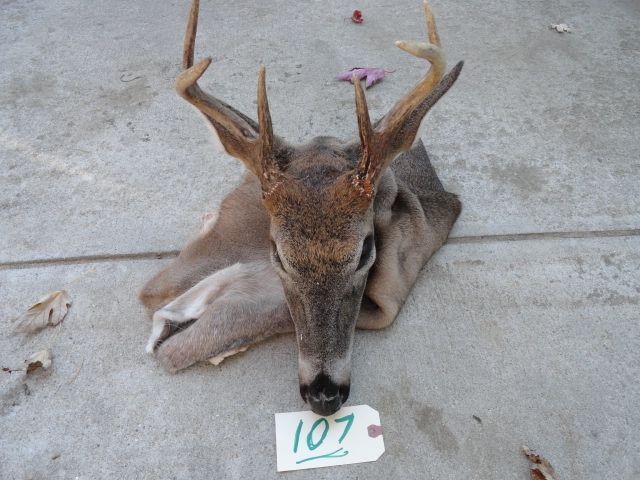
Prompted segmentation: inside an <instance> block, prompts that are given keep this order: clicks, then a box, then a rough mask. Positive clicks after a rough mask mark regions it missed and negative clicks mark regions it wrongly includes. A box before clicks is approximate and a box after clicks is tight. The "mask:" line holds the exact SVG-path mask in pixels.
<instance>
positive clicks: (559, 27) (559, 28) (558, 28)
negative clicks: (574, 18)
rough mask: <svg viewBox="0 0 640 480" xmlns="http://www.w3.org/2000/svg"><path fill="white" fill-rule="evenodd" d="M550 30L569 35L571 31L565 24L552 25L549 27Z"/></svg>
mask: <svg viewBox="0 0 640 480" xmlns="http://www.w3.org/2000/svg"><path fill="white" fill-rule="evenodd" d="M549 28H550V29H551V30H555V31H556V32H558V33H571V32H572V31H573V30H572V29H571V27H570V26H569V25H567V24H566V23H552V24H551V25H549Z"/></svg>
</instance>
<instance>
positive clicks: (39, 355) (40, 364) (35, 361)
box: [2, 350, 51, 375]
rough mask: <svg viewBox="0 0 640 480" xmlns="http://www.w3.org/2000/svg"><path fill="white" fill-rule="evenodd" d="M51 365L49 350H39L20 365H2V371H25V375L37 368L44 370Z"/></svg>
mask: <svg viewBox="0 0 640 480" xmlns="http://www.w3.org/2000/svg"><path fill="white" fill-rule="evenodd" d="M50 366H51V352H49V350H40V351H39V352H36V353H34V354H33V355H31V356H30V357H29V358H27V359H26V360H25V361H24V362H22V365H21V366H19V367H16V368H9V367H2V371H3V372H7V373H13V372H26V373H27V375H28V374H30V373H32V372H34V371H35V370H37V369H39V368H44V369H45V370H46V369H47V368H49V367H50Z"/></svg>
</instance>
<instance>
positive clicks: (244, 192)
mask: <svg viewBox="0 0 640 480" xmlns="http://www.w3.org/2000/svg"><path fill="white" fill-rule="evenodd" d="M460 210H461V203H460V201H459V200H458V198H457V196H456V195H454V194H452V193H449V192H446V191H445V190H444V188H443V186H442V183H441V182H440V180H439V178H438V176H437V175H436V172H435V170H434V168H433V166H432V165H431V162H430V161H429V157H428V155H427V152H426V150H425V147H424V145H423V143H422V141H421V140H418V141H417V142H416V143H415V144H414V145H413V146H412V148H411V149H410V150H408V151H406V152H404V153H401V154H400V155H399V156H398V157H397V158H396V159H395V160H394V161H393V163H392V164H391V165H390V167H389V168H388V169H387V171H386V172H385V173H384V175H383V177H382V179H381V181H380V183H379V185H378V188H377V191H376V196H375V199H374V212H375V221H374V224H375V230H374V232H375V233H374V235H375V245H376V252H377V255H376V260H375V263H374V265H373V267H372V268H371V270H370V272H369V276H368V279H367V284H366V288H365V293H364V296H363V300H362V305H361V309H360V314H359V318H358V323H357V327H358V328H362V329H367V328H370V327H369V325H370V322H371V321H372V320H373V319H374V318H377V317H379V316H380V314H381V313H382V315H383V316H384V317H385V318H388V319H390V321H389V323H391V321H393V319H394V318H395V317H396V316H397V315H398V313H399V312H400V309H401V307H402V304H403V303H404V301H405V300H406V298H407V296H408V295H409V293H410V292H411V289H412V287H413V285H414V283H415V281H416V279H417V277H418V275H419V273H420V270H421V268H422V267H423V266H424V265H425V264H426V262H427V261H428V260H429V258H430V257H431V256H432V255H433V254H434V253H435V252H436V251H437V250H438V249H439V248H440V247H441V246H442V244H443V243H444V242H445V241H446V239H447V236H448V234H449V232H450V230H451V228H452V227H453V224H454V222H455V221H456V219H457V217H458V215H459V213H460ZM219 212H220V213H219V215H218V216H217V218H216V219H214V220H213V221H210V222H206V223H205V226H204V227H203V230H202V231H201V232H199V233H198V234H197V235H196V236H195V237H194V238H193V239H191V240H190V241H189V242H188V244H187V246H186V247H185V249H183V250H182V251H181V253H180V256H179V257H178V258H177V259H174V260H173V261H172V262H171V263H170V264H169V265H168V266H167V267H166V268H165V269H163V271H161V272H159V274H157V275H156V276H155V277H154V278H152V279H151V280H150V281H149V282H148V283H147V285H146V286H145V288H144V289H143V293H142V294H141V298H142V301H143V303H144V304H145V305H146V306H147V307H148V308H149V310H150V311H151V313H153V316H154V321H155V320H156V319H164V320H166V321H167V326H166V327H165V328H169V329H170V328H171V327H170V325H171V322H172V321H179V322H185V321H187V320H188V321H189V323H187V324H185V323H181V324H180V326H179V327H175V328H178V329H182V328H188V324H190V322H191V320H195V319H197V318H198V317H200V316H202V315H206V314H207V309H208V308H210V304H209V303H208V302H209V301H211V300H213V299H215V297H216V295H217V294H218V293H219V289H220V285H219V282H213V281H211V280H210V279H211V278H213V276H214V275H216V273H218V274H219V273H220V272H221V271H228V270H229V269H230V268H232V267H233V266H234V265H238V264H247V265H254V267H255V270H250V271H244V275H251V274H252V272H253V273H255V276H256V282H263V281H264V279H265V278H267V279H276V281H278V282H279V279H277V275H276V273H275V271H273V272H271V271H270V270H273V267H271V265H270V260H269V253H268V252H269V250H268V241H267V240H268V237H269V217H268V214H267V212H266V210H265V208H264V207H263V205H262V200H261V187H260V183H259V182H258V180H257V179H256V178H255V176H254V175H252V174H250V173H248V174H247V175H245V177H244V179H243V181H242V182H241V184H240V185H239V186H238V187H236V189H234V190H233V191H232V192H231V193H230V194H229V195H227V197H226V198H225V199H224V200H223V202H222V207H221V208H220V210H219ZM212 243H213V244H215V245H213V246H212ZM212 251H214V252H215V251H220V252H224V254H223V255H219V256H218V255H209V258H207V254H208V253H209V252H212ZM185 258H195V259H197V261H186V262H185V261H184V260H185ZM271 273H272V274H273V275H271ZM265 274H266V275H267V276H266V277H264V275H265ZM263 286H264V285H262V286H257V287H258V288H255V289H254V291H253V293H255V295H256V298H255V302H261V301H264V302H268V303H269V304H270V306H269V308H268V309H267V311H268V312H269V313H268V314H269V315H273V316H274V317H278V318H277V319H274V322H273V323H274V325H278V326H277V327H274V328H273V330H272V331H270V332H264V335H262V336H261V338H259V339H260V340H261V339H264V338H266V337H268V336H270V335H272V334H276V333H283V332H288V331H291V332H292V331H293V323H292V320H291V318H290V316H289V310H288V308H287V305H286V301H285V298H284V294H283V292H282V290H281V289H278V288H275V289H268V293H265V294H264V295H265V296H264V298H261V295H262V292H263V288H261V287H263ZM247 288H251V287H247ZM154 312H155V313H154ZM170 333H171V332H167V335H168V334H170ZM239 336H240V337H241V335H239ZM255 340H257V339H254V341H252V342H250V343H254V342H255ZM249 346H250V345H249V344H247V343H243V341H242V339H241V338H238V339H237V341H234V342H232V343H231V344H225V345H221V346H220V347H219V351H212V352H210V358H209V360H210V361H211V362H212V363H216V364H217V363H219V362H220V361H221V360H222V359H223V358H225V357H226V356H229V355H231V354H234V353H236V352H238V351H243V350H245V349H246V348H248V347H249ZM199 360H206V358H201V359H199ZM192 363H193V362H192ZM184 366H187V365H186V364H185V365H184Z"/></svg>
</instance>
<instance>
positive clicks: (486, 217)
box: [0, 0, 640, 262]
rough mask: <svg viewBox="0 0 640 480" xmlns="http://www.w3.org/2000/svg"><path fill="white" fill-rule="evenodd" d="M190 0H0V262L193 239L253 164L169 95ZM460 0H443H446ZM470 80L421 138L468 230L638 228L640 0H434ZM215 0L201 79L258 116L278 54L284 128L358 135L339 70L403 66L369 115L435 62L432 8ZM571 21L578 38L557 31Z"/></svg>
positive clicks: (288, 132) (206, 10)
mask: <svg viewBox="0 0 640 480" xmlns="http://www.w3.org/2000/svg"><path fill="white" fill-rule="evenodd" d="M188 3H189V2H188V1H187V0H184V1H179V2H154V1H151V0H140V1H136V2H130V1H123V0H117V1H105V0H98V1H94V2H90V3H86V2H78V1H74V0H56V1H55V2H51V1H45V0H33V1H30V2H27V3H24V2H16V1H11V0H9V1H6V0H5V1H4V2H2V16H3V21H2V24H1V25H0V44H2V46H3V48H2V49H0V63H1V64H2V65H3V68H2V70H1V71H0V85H1V88H0V103H1V104H2V106H3V108H2V114H0V164H1V165H2V168H1V169H0V191H2V194H1V196H0V202H1V203H0V225H1V228H2V234H1V235H0V262H8V261H20V260H29V259H36V258H50V257H69V256H78V255H95V254H118V253H127V254H129V253H136V252H155V251H164V250H174V249H178V248H180V247H181V246H182V244H183V243H184V240H185V239H186V238H187V237H188V235H189V233H190V232H192V231H194V230H195V229H196V228H197V224H198V221H199V220H198V219H199V217H200V214H201V213H203V211H205V210H207V209H209V208H211V207H212V206H213V205H216V204H217V202H218V201H219V199H220V198H221V197H222V196H223V195H224V193H225V192H226V191H228V190H229V189H230V188H231V187H232V185H234V183H235V182H236V180H237V178H238V176H239V174H240V171H241V168H240V166H239V165H238V164H237V163H236V162H235V161H234V160H232V159H230V158H228V157H225V156H222V155H219V154H215V153H214V152H213V149H212V147H211V143H210V142H209V133H208V131H207V130H206V129H205V128H204V127H203V125H202V123H201V121H200V119H199V118H198V116H197V115H196V114H194V113H193V111H192V110H191V109H190V108H188V107H187V105H186V104H184V102H182V101H181V100H179V99H178V98H177V96H176V95H175V94H174V93H173V87H172V85H173V82H174V79H175V77H176V75H177V73H178V71H179V61H180V48H181V43H182V35H183V31H184V19H185V15H186V12H187V8H188ZM445 3H446V4H445ZM434 9H435V12H436V15H437V18H438V23H439V25H440V32H441V35H442V38H443V42H444V44H445V46H446V49H447V51H448V54H449V55H448V56H449V59H450V61H451V62H454V61H456V60H458V59H465V60H466V61H467V64H466V67H465V70H464V72H463V75H462V77H461V80H460V82H459V84H458V85H456V87H455V88H454V90H453V91H452V92H451V93H450V94H449V96H448V97H447V98H446V99H445V101H443V102H442V104H441V105H439V106H438V107H437V108H436V110H434V112H433V114H432V115H431V117H430V120H428V125H427V126H426V129H425V132H424V135H423V138H424V140H425V142H426V143H427V145H428V147H429V149H430V151H431V152H432V156H433V160H434V163H435V164H436V166H437V167H438V170H439V172H440V173H441V175H442V177H443V180H444V182H445V184H446V185H447V186H449V187H450V188H451V190H453V191H455V192H457V193H460V194H461V196H462V198H463V200H464V203H465V210H464V213H463V215H462V217H461V219H460V221H459V223H458V225H457V227H456V230H455V232H454V234H455V235H458V236H461V235H462V236H467V235H486V234H510V233H523V232H544V231H557V230H562V231H572V230H605V229H629V228H637V226H638V225H639V224H640V222H639V220H640V218H639V214H638V212H639V211H640V209H639V206H640V204H639V200H638V198H639V196H638V195H637V193H634V192H637V185H638V182H639V181H640V163H639V160H638V155H637V151H638V147H640V141H639V140H638V136H637V131H638V129H639V127H640V117H639V116H638V111H639V109H640V103H639V102H640V100H639V97H638V95H637V79H638V77H639V76H640V50H638V48H637V42H636V40H637V25H638V22H639V21H640V9H639V8H638V4H637V2H634V1H633V0H616V1H611V2H598V1H595V0H589V1H586V2H585V1H582V0H566V1H563V2H560V3H558V2H552V3H550V2H527V1H524V0H520V1H515V2H510V3H509V4H508V5H505V4H504V2H498V1H487V2H468V1H463V0H459V1H451V2H434ZM350 11H351V7H348V6H347V5H345V4H344V2H340V1H337V0H332V1H328V2H311V3H309V4H305V5H301V4H300V3H299V2H285V1H281V0H279V1H275V2H269V3H268V4H266V3H261V2H248V3H238V2H224V3H223V2H215V4H214V2H203V6H202V15H201V28H200V37H199V38H200V40H199V42H198V49H197V54H198V56H204V55H212V56H213V57H214V59H215V60H216V63H215V64H214V67H213V68H212V71H211V72H210V73H209V74H207V76H206V78H205V79H204V81H203V85H204V86H205V87H207V88H208V89H209V90H211V91H212V92H215V94H217V95H219V96H220V97H221V98H223V99H225V100H227V101H229V102H230V103H232V104H234V105H236V106H238V107H239V108H241V109H242V110H244V111H246V112H247V113H253V111H254V108H255V106H254V98H255V94H254V91H255V82H256V72H257V68H258V64H259V63H261V62H262V63H265V64H266V65H268V72H269V73H268V83H269V95H270V99H271V102H270V103H271V105H272V113H273V117H274V124H275V128H276V130H277V131H278V132H279V133H281V134H282V135H283V136H285V137H286V138H289V139H290V140H291V141H294V142H298V141H301V140H304V139H307V138H309V137H311V136H313V135H319V134H333V135H339V136H351V135H355V126H356V121H355V115H354V113H353V111H354V106H353V92H352V89H351V87H350V86H349V85H348V84H346V83H339V82H336V81H335V80H334V76H335V74H336V73H337V72H338V71H340V70H343V69H347V68H350V67H353V66H361V65H366V66H381V67H384V68H387V69H389V70H395V72H394V73H392V74H390V75H389V77H388V79H387V80H385V82H383V83H382V84H380V85H377V86H375V87H374V88H372V89H371V90H370V91H369V94H368V96H369V104H370V107H371V110H372V115H373V116H378V115H381V114H382V113H383V112H385V111H386V110H387V109H388V108H389V106H390V105H391V104H392V102H393V101H395V100H396V99H398V98H399V97H400V95H402V94H403V93H404V92H406V91H407V89H408V87H409V86H410V85H411V84H412V83H413V82H414V81H415V80H416V79H417V78H418V77H419V75H420V74H421V73H422V72H423V71H424V65H422V64H421V63H420V62H417V61H414V60H413V59H409V58H407V56H406V54H404V53H402V52H400V51H398V50H397V49H395V48H394V47H393V46H392V41H393V40H394V39H396V38H398V37H405V38H420V36H422V35H423V30H422V29H423V21H422V19H421V15H420V2H419V1H417V0H400V1H394V2H391V3H389V2H367V6H366V8H365V7H363V11H364V17H365V23H364V24H363V25H353V24H351V23H350V22H349V21H348V20H347V17H349V15H350ZM557 22H566V23H569V24H571V25H572V26H573V27H574V33H571V34H564V35H561V34H558V33H555V32H553V31H551V30H549V29H548V28H547V27H548V25H549V24H551V23H557Z"/></svg>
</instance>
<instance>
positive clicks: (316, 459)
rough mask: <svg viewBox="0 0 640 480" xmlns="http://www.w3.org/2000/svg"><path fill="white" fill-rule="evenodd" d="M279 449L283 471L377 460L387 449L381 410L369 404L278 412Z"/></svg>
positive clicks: (277, 435)
mask: <svg viewBox="0 0 640 480" xmlns="http://www.w3.org/2000/svg"><path fill="white" fill-rule="evenodd" d="M276 452H277V455H278V471H279V472H285V471H288V470H303V469H306V468H318V467H330V466H332V465H347V464H349V463H362V462H373V461H375V460H377V459H378V458H380V455H382V454H383V453H384V441H383V440H382V426H381V424H380V414H378V412H377V411H376V410H374V409H373V408H371V407H370V406H368V405H358V406H355V407H344V408H342V409H340V411H338V412H337V413H334V414H333V415H331V416H330V417H322V416H320V415H316V414H315V413H313V412H311V411H307V412H290V413H276Z"/></svg>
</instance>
